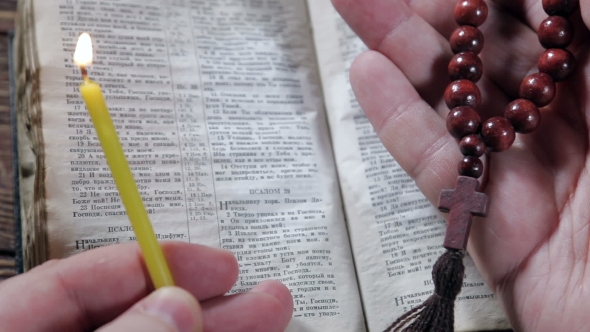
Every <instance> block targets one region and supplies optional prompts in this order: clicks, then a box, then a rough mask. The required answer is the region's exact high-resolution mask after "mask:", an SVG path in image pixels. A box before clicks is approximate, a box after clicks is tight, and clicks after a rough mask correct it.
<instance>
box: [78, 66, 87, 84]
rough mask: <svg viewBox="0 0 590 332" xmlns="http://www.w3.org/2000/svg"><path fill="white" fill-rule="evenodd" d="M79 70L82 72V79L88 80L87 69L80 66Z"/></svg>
mask: <svg viewBox="0 0 590 332" xmlns="http://www.w3.org/2000/svg"><path fill="white" fill-rule="evenodd" d="M80 72H81V73H82V79H84V81H88V70H86V67H85V66H80Z"/></svg>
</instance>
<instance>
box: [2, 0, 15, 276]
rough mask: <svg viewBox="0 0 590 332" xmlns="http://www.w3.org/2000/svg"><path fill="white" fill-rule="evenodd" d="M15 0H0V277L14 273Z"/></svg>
mask: <svg viewBox="0 0 590 332" xmlns="http://www.w3.org/2000/svg"><path fill="white" fill-rule="evenodd" d="M16 3H17V0H0V280H3V279H6V278H9V277H11V276H13V275H14V274H15V264H14V254H15V251H14V244H15V242H14V189H13V187H14V186H13V169H12V131H11V126H10V84H9V75H8V37H9V33H10V31H12V30H13V29H14V19H15V11H16Z"/></svg>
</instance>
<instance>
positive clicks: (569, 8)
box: [543, 0, 578, 16]
mask: <svg viewBox="0 0 590 332" xmlns="http://www.w3.org/2000/svg"><path fill="white" fill-rule="evenodd" d="M577 7H578V0H543V9H544V10H545V12H546V13H547V14H548V15H560V16H569V15H570V14H571V13H573V12H574V10H576V8H577Z"/></svg>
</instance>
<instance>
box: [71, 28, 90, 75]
mask: <svg viewBox="0 0 590 332" xmlns="http://www.w3.org/2000/svg"><path fill="white" fill-rule="evenodd" d="M74 62H75V63H76V64H77V65H78V66H80V67H86V66H89V65H91V64H92V41H91V40H90V35H89V34H88V33H86V32H84V33H83V34H81V35H80V37H78V44H77V45H76V51H75V52H74Z"/></svg>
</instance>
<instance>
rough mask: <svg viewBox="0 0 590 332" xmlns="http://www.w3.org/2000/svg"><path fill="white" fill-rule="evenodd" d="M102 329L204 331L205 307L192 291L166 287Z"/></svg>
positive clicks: (109, 331) (110, 331)
mask: <svg viewBox="0 0 590 332" xmlns="http://www.w3.org/2000/svg"><path fill="white" fill-rule="evenodd" d="M98 331H99V332H124V331H143V332H201V331H203V319H202V314H201V307H200V305H199V303H198V302H197V300H195V298H194V297H193V296H192V295H191V294H189V293H188V292H186V291H184V290H182V289H180V288H178V287H164V288H161V289H158V290H156V291H155V292H153V293H152V294H150V295H149V296H148V297H147V298H145V299H143V300H141V301H140V302H139V303H137V304H136V305H134V306H133V307H132V308H131V309H129V310H128V311H127V312H125V313H124V314H123V315H121V316H120V317H119V318H117V319H116V320H114V321H113V322H112V323H110V324H108V325H105V326H104V327H103V328H101V329H99V330H98Z"/></svg>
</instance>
